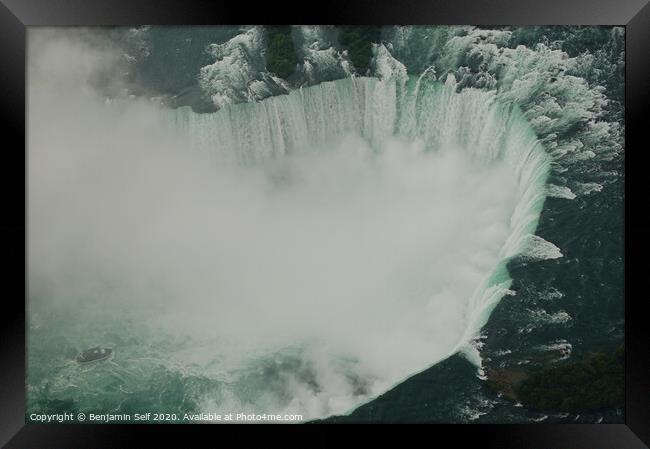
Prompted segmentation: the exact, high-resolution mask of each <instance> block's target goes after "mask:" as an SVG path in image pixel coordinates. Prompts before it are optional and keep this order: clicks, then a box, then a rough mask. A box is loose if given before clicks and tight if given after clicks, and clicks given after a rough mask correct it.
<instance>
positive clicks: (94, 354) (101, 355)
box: [77, 346, 113, 363]
mask: <svg viewBox="0 0 650 449" xmlns="http://www.w3.org/2000/svg"><path fill="white" fill-rule="evenodd" d="M111 355H113V349H111V348H103V347H101V346H95V347H94V348H90V349H86V350H85V351H83V352H81V353H79V355H78V356H77V362H79V363H90V362H98V361H100V360H106V359H108V358H109V357H110V356H111Z"/></svg>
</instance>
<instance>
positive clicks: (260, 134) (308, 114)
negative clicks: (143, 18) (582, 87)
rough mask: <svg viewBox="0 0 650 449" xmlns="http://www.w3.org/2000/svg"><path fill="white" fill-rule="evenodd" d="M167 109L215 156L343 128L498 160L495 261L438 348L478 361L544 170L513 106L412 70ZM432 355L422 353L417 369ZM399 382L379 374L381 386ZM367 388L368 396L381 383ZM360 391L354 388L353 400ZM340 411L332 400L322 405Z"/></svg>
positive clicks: (296, 150)
mask: <svg viewBox="0 0 650 449" xmlns="http://www.w3.org/2000/svg"><path fill="white" fill-rule="evenodd" d="M165 115H166V121H167V122H168V123H169V124H170V126H171V127H172V128H174V129H176V130H181V131H182V132H183V133H185V134H186V135H187V136H188V137H189V138H190V140H191V142H192V145H193V146H194V148H195V149H199V150H204V151H207V152H208V153H209V154H210V155H211V156H213V158H214V159H216V160H217V164H224V163H228V162H231V163H232V162H234V163H236V164H244V165H257V164H264V163H265V162H268V161H269V160H274V159H281V158H288V157H293V156H296V155H299V154H304V153H310V152H313V151H319V149H320V150H322V145H323V144H324V143H327V142H332V141H335V139H336V138H337V137H341V136H345V135H350V134H352V135H357V136H361V137H362V138H363V139H364V140H365V141H366V142H368V143H369V145H370V148H371V149H372V151H373V152H374V153H375V154H381V153H382V152H383V151H385V148H384V145H383V144H384V143H385V142H387V141H388V140H389V139H391V138H400V139H403V140H406V141H410V142H419V143H420V144H421V145H422V151H424V152H428V153H433V154H448V153H458V154H461V155H462V156H464V157H467V158H469V159H470V160H471V161H473V162H474V163H478V164H480V165H482V166H487V167H489V166H490V164H501V163H502V164H504V166H505V167H507V172H504V174H505V175H507V176H510V177H512V179H513V180H514V183H513V185H514V187H515V189H516V191H515V197H516V200H515V202H514V208H513V209H512V211H511V216H510V220H509V224H508V229H509V231H508V235H507V238H506V239H505V240H504V241H503V242H502V244H501V247H500V249H499V250H498V258H497V260H498V262H497V263H496V264H495V265H494V266H492V267H491V268H490V269H488V270H487V271H485V272H483V273H482V274H481V278H480V281H479V282H478V283H477V285H475V286H474V287H473V290H472V292H471V294H470V295H469V296H468V297H466V298H458V299H459V300H461V301H462V302H463V308H464V313H463V318H462V327H463V329H464V330H463V331H462V332H461V333H460V334H459V335H457V337H458V338H457V341H456V342H455V344H454V345H452V346H449V347H446V348H445V349H444V350H443V351H442V352H441V353H440V354H439V356H440V355H442V356H444V355H448V354H451V353H453V352H456V351H458V350H461V351H463V352H464V353H466V355H467V356H468V358H469V359H470V360H471V361H472V362H474V363H475V364H476V365H477V366H478V368H479V369H480V367H481V361H480V357H479V356H478V352H477V351H476V350H475V349H474V348H473V346H472V345H471V341H472V339H473V338H474V337H476V336H477V334H478V332H479V330H480V328H481V327H482V326H483V325H484V324H485V322H486V321H487V319H488V317H489V314H490V312H491V310H492V309H493V308H494V306H495V305H496V304H497V303H498V301H499V300H500V299H501V298H502V297H503V296H504V295H505V294H507V293H508V288H509V287H510V284H511V280H510V278H509V276H508V272H507V269H506V264H507V262H508V260H509V259H510V258H512V257H514V256H517V255H519V254H521V253H523V252H525V251H526V249H527V248H528V247H529V246H530V244H531V241H532V240H533V237H534V236H533V234H534V232H535V228H536V225H537V221H538V218H539V213H540V211H541V209H542V206H543V203H544V199H545V192H546V187H545V183H546V179H547V176H548V173H549V168H550V167H549V158H548V156H547V155H546V153H545V152H544V150H543V149H542V147H541V145H540V144H539V142H538V141H537V138H536V136H535V133H534V132H533V131H532V129H531V128H530V125H529V124H528V123H527V122H526V120H525V119H524V118H523V116H522V114H521V112H520V111H519V109H518V108H517V107H516V106H515V105H514V104H512V103H510V104H504V103H501V102H499V101H498V100H497V99H496V95H495V93H494V92H484V91H480V90H474V89H465V90H463V91H462V92H460V93H458V92H456V82H455V80H454V78H453V77H452V76H450V77H449V78H448V79H447V81H446V83H444V84H442V83H439V82H435V81H433V82H432V81H429V80H422V79H413V78H412V79H409V80H407V81H406V82H404V83H402V82H400V81H397V80H395V79H391V80H384V81H380V80H378V79H375V78H351V79H344V80H339V81H334V82H325V83H321V84H319V85H317V86H312V87H309V88H303V89H300V90H297V91H293V92H291V93H290V94H288V95H282V96H276V97H273V98H269V99H266V100H264V101H263V102H261V103H254V104H240V105H233V106H230V107H228V108H226V109H223V110H221V111H218V112H216V113H213V114H197V113H194V112H192V111H191V110H190V109H189V108H180V109H177V110H173V111H166V112H165ZM242 124H245V126H242ZM402 151H407V150H406V149H403V150H402ZM342 157H345V155H342ZM350 157H353V155H351V156H350ZM479 188H480V186H479ZM425 207H426V206H425ZM536 238H537V239H539V237H536ZM540 240H541V239H540ZM432 337H433V335H432ZM424 343H425V344H426V342H424ZM357 356H359V357H361V358H363V355H362V354H359V355H357ZM436 361H437V360H431V359H429V360H420V361H419V363H420V365H419V366H418V369H423V368H426V367H427V366H429V365H430V364H432V363H435V362H436ZM387 363H390V362H389V361H387ZM407 374H408V373H406V372H401V373H400V375H401V376H404V375H407ZM400 380H402V379H401V378H399V377H388V378H386V379H381V381H382V382H381V385H382V387H381V388H385V386H386V385H389V386H390V385H393V384H395V383H396V382H398V381H400ZM371 391H372V392H373V393H375V394H376V393H378V392H381V389H380V390H377V389H372V390H371ZM367 397H368V396H367V395H359V397H358V398H357V399H356V401H358V400H367ZM354 402H355V401H354V400H353V401H352V402H349V403H348V405H349V404H354ZM326 409H327V408H325V409H323V408H321V410H326ZM343 411H344V410H340V409H339V410H335V408H332V409H330V410H328V413H332V412H339V413H340V412H343Z"/></svg>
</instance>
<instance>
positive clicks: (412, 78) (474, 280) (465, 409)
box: [26, 25, 625, 423]
mask: <svg viewBox="0 0 650 449" xmlns="http://www.w3.org/2000/svg"><path fill="white" fill-rule="evenodd" d="M624 57H625V55H624V29H623V28H621V27H595V26H588V27H587V26H579V27H578V26H576V27H566V26H562V27H560V26H548V27H515V26H498V27H496V26H495V27H484V26H481V27H476V26H384V27H368V26H363V27H362V26H325V25H323V26H211V27H193V26H185V27H167V26H141V27H135V28H123V27H119V28H30V29H29V31H28V61H27V65H28V67H27V69H28V70H27V72H28V79H27V87H28V103H27V106H28V116H27V119H28V120H27V138H28V139H27V140H28V145H27V147H28V148H27V183H28V184H27V188H28V196H27V208H28V235H27V258H28V298H27V321H28V322H27V379H26V383H27V413H26V420H27V421H28V422H43V421H44V422H82V421H83V422H95V423H98V422H101V423H122V422H146V423H153V422H166V423H193V422H197V423H198V422H202V423H205V422H214V423H217V422H278V423H280V422H281V423H288V422H290V423H297V422H310V421H320V422H330V423H332V422H333V423H337V422H371V423H386V422H430V423H535V422H547V423H548V422H576V423H601V422H602V423H622V422H624V416H623V407H624V369H623V351H624V348H623V337H624V300H623V282H624V279H623V273H624V265H623V226H624V218H623V199H624V172H623V161H624V138H623V137H624V120H623V117H624V102H623V95H624V68H625V64H624V61H625V59H624Z"/></svg>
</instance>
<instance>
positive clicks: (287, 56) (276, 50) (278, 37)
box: [266, 26, 298, 78]
mask: <svg viewBox="0 0 650 449" xmlns="http://www.w3.org/2000/svg"><path fill="white" fill-rule="evenodd" d="M266 32H267V47H266V68H267V69H268V70H269V72H271V73H273V74H274V75H277V76H279V77H280V78H287V77H288V76H290V75H291V74H292V73H293V71H294V69H295V67H296V64H297V63H298V55H297V54H296V49H295V47H294V45H293V39H292V38H291V27H290V26H269V27H267V28H266Z"/></svg>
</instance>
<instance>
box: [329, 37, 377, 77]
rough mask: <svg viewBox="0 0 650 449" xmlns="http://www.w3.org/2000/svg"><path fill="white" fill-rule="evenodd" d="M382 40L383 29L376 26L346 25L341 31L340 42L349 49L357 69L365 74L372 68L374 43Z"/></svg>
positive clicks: (344, 47) (349, 55) (350, 56)
mask: <svg viewBox="0 0 650 449" xmlns="http://www.w3.org/2000/svg"><path fill="white" fill-rule="evenodd" d="M380 41H381V29H380V28H379V27H375V26H345V27H341V29H340V31H339V43H340V44H341V47H343V49H345V50H347V51H348V57H349V58H350V62H352V65H354V68H355V69H356V71H357V72H358V73H360V74H362V75H364V74H365V73H366V72H367V71H368V69H369V68H370V60H371V59H372V44H373V43H378V42H380Z"/></svg>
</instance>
